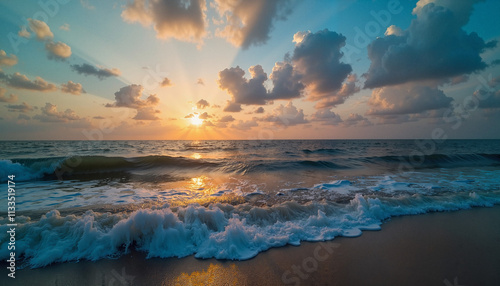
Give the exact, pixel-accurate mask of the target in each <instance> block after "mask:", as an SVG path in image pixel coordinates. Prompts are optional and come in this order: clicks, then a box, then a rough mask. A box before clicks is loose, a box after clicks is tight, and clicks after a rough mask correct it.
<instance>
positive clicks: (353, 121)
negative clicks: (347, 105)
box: [343, 113, 372, 127]
mask: <svg viewBox="0 0 500 286" xmlns="http://www.w3.org/2000/svg"><path fill="white" fill-rule="evenodd" d="M343 124H344V126H347V127H349V126H353V125H357V126H370V125H372V123H371V122H370V120H368V119H367V118H365V117H363V116H361V115H359V114H357V113H351V114H349V117H347V119H345V120H344V122H343Z"/></svg>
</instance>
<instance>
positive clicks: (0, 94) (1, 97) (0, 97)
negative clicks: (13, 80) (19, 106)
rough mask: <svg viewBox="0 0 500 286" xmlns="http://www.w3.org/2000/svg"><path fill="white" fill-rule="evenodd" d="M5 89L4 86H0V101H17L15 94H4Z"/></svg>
mask: <svg viewBox="0 0 500 286" xmlns="http://www.w3.org/2000/svg"><path fill="white" fill-rule="evenodd" d="M6 92H7V90H6V89H5V88H2V87H0V102H7V103H13V102H16V101H17V95H15V94H12V93H11V94H9V96H8V97H7V96H5V93H6Z"/></svg>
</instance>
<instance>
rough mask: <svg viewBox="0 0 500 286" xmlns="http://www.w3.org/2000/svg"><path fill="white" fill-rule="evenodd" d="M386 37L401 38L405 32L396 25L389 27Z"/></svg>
mask: <svg viewBox="0 0 500 286" xmlns="http://www.w3.org/2000/svg"><path fill="white" fill-rule="evenodd" d="M384 35H385V36H390V35H395V36H401V35H403V30H401V28H400V27H398V26H396V25H390V26H389V27H387V30H385V33H384Z"/></svg>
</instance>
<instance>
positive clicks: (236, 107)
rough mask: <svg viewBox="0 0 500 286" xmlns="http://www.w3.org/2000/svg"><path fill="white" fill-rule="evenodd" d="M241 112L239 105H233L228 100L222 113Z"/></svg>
mask: <svg viewBox="0 0 500 286" xmlns="http://www.w3.org/2000/svg"><path fill="white" fill-rule="evenodd" d="M241 110H242V109H241V104H238V103H234V102H231V101H229V100H228V101H227V104H226V106H225V107H224V109H223V111H224V112H240V111H241Z"/></svg>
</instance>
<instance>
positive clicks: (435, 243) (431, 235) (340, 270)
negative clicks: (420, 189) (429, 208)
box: [0, 205, 500, 286]
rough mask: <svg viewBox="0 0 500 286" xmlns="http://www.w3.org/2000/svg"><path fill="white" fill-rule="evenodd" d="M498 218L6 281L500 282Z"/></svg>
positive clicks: (414, 223)
mask: <svg viewBox="0 0 500 286" xmlns="http://www.w3.org/2000/svg"><path fill="white" fill-rule="evenodd" d="M499 218H500V206H499V205H495V206H494V207H490V208H488V207H482V208H472V209H468V210H460V211H454V212H437V213H427V214H422V215H413V216H402V217H393V218H392V219H390V220H389V221H387V222H385V223H384V224H382V230H380V231H363V234H362V235H361V236H360V237H356V238H345V237H338V238H335V239H334V240H332V241H326V242H302V243H301V245H300V246H291V245H287V246H284V247H280V248H272V249H269V250H267V251H265V252H262V253H259V255H257V256H256V257H254V258H252V259H250V260H245V261H228V260H217V259H206V260H202V259H196V258H194V256H188V257H184V258H180V259H179V258H165V259H162V258H151V259H146V258H145V257H146V254H144V253H141V252H136V251H134V252H131V253H129V254H127V255H123V256H121V257H119V258H117V259H103V260H99V261H96V262H91V261H81V262H68V263H59V264H54V265H51V266H47V267H44V268H36V269H29V268H25V269H21V270H17V271H16V279H15V280H14V279H12V278H8V277H7V271H6V270H4V273H5V274H4V275H2V278H0V284H1V285H176V284H179V285H190V284H189V283H191V285H219V284H225V285H446V286H448V285H496V284H498V283H500V272H498V269H500V220H499ZM4 264H5V263H3V262H2V263H1V265H2V266H4ZM4 269H5V268H4ZM13 282H14V283H13ZM130 282H132V283H130ZM285 282H288V283H287V284H286V283H285Z"/></svg>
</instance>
